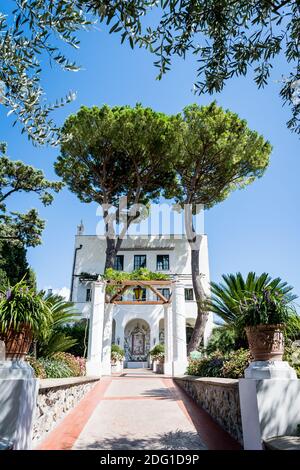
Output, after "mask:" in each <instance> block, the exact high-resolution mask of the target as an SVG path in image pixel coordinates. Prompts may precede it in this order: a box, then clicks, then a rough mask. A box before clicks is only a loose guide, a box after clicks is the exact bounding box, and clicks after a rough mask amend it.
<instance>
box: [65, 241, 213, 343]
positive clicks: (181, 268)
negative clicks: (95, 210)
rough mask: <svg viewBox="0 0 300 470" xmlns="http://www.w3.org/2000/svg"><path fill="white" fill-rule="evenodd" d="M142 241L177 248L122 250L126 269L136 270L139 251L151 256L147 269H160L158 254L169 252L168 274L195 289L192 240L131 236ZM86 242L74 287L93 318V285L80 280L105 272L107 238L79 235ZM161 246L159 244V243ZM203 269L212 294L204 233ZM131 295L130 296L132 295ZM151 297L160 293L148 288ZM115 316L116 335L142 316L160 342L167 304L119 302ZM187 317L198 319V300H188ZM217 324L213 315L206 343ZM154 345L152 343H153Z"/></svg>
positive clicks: (79, 306)
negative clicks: (160, 325)
mask: <svg viewBox="0 0 300 470" xmlns="http://www.w3.org/2000/svg"><path fill="white" fill-rule="evenodd" d="M131 238H132V239H134V240H136V242H137V243H139V239H142V240H143V242H144V243H145V239H146V240H148V242H146V243H147V244H148V245H149V248H151V246H152V247H153V246H154V244H157V243H160V241H161V243H164V244H166V243H169V244H170V245H171V246H174V249H169V250H167V249H164V250H160V249H159V250H155V249H151V250H150V249H149V250H147V249H146V248H145V249H143V250H141V249H139V250H137V251H134V250H129V251H127V250H122V249H121V250H120V251H119V253H118V254H120V255H124V271H129V272H130V271H132V270H133V267H134V265H133V263H134V255H135V254H146V255H147V268H148V269H150V270H151V271H156V259H157V255H158V254H168V255H169V261H170V270H169V271H163V272H164V273H166V274H170V275H178V276H179V278H180V280H181V282H183V283H184V285H185V287H186V288H192V276H191V251H190V247H189V243H188V241H187V240H186V239H185V238H173V237H171V238H170V237H168V236H152V237H148V238H147V237H143V236H142V237H131ZM125 243H126V242H125ZM80 245H82V248H81V249H80V250H78V251H77V256H76V264H75V270H74V273H75V277H74V286H73V300H74V301H75V302H76V307H77V309H78V310H79V311H80V312H81V313H82V315H83V316H84V317H89V314H90V308H91V303H90V302H86V289H87V288H89V285H90V284H89V283H88V282H86V283H84V284H83V283H80V282H79V278H78V275H79V274H80V273H81V272H88V273H90V274H102V273H103V272H104V263H105V247H106V240H105V238H104V237H98V236H95V235H77V236H76V239H75V247H79V246H80ZM156 246H157V245H156ZM200 272H202V273H203V274H204V277H203V280H202V282H203V284H204V289H205V291H206V292H207V293H209V280H210V278H209V261H208V246H207V236H206V235H203V236H202V241H201V246H200ZM129 298H130V295H129ZM147 299H148V300H153V299H156V296H155V295H154V294H153V293H152V292H150V291H149V290H147ZM113 316H114V318H115V320H116V338H117V337H120V338H122V337H123V332H124V327H125V326H126V323H127V322H128V321H129V320H131V319H132V318H141V319H144V320H146V321H147V322H148V323H149V325H150V328H151V341H152V340H153V339H154V338H156V339H157V341H158V323H159V319H160V318H163V316H164V314H163V307H162V306H155V305H154V306H153V305H141V306H135V305H129V306H128V305H118V306H115V307H114V313H113ZM185 316H186V318H194V319H195V318H196V316H197V305H196V302H195V301H186V302H185ZM212 327H213V316H212V314H211V315H210V317H209V321H208V323H207V327H206V331H205V342H206V341H207V339H208V337H209V336H210V334H211V331H212ZM151 345H152V342H151Z"/></svg>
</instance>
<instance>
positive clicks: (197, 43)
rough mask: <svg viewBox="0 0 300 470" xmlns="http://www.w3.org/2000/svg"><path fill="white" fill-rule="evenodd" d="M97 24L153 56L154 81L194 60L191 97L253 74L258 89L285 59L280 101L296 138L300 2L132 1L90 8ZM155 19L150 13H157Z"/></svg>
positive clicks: (299, 125) (96, 4) (95, 3)
mask: <svg viewBox="0 0 300 470" xmlns="http://www.w3.org/2000/svg"><path fill="white" fill-rule="evenodd" d="M92 4H93V6H94V9H95V11H96V12H97V13H98V12H99V15H100V20H101V21H103V22H105V23H107V24H112V27H111V28H110V33H117V34H119V35H120V37H121V42H124V41H128V43H129V45H130V47H132V48H133V47H134V46H138V47H144V48H147V49H148V50H149V51H150V52H152V53H153V54H154V55H155V56H156V60H155V62H154V65H155V66H156V67H157V68H158V69H159V73H158V78H159V79H160V78H162V76H163V75H164V74H165V73H166V72H168V71H169V70H170V68H171V64H172V60H174V59H175V58H176V57H180V58H182V59H185V58H186V57H187V56H188V53H189V52H190V53H192V54H193V55H194V56H195V59H196V60H197V79H196V82H195V84H194V91H195V93H199V94H202V93H210V94H214V93H215V92H220V91H221V90H222V89H223V88H224V86H225V84H226V82H227V81H228V80H229V79H231V78H233V77H235V76H239V75H242V76H245V75H247V74H248V72H250V73H251V74H252V71H254V74H253V79H254V81H255V83H256V85H257V86H258V88H261V87H264V86H265V85H266V84H267V83H268V82H269V80H270V74H271V71H272V67H273V64H274V62H275V61H276V58H277V57H278V56H279V55H280V54H283V55H284V56H285V59H286V62H287V63H288V64H289V70H287V71H286V70H284V71H282V75H283V76H284V78H283V79H282V86H281V90H280V95H281V97H282V98H283V101H284V102H288V103H289V104H290V105H291V108H292V118H291V119H290V120H289V121H288V123H287V125H288V127H290V128H291V129H293V130H295V131H296V132H298V133H299V132H300V120H299V110H300V108H299V84H298V86H297V80H299V79H300V65H299V64H300V62H299V55H300V54H299V45H298V38H299V36H300V25H299V2H298V1H293V0H286V1H285V0H282V1H268V2H265V1H260V2H245V1H243V0H237V1H234V2H229V1H223V2H220V1H219V0H213V1H211V0H204V1H201V2H191V1H190V0H181V1H180V2H178V1H176V0H175V1H174V0H165V1H163V0H162V1H160V2H155V1H154V0H150V1H148V0H133V1H130V2H126V1H124V0H123V1H117V2H105V4H104V2H103V1H102V0H94V1H93V2H92ZM156 9H157V11H155V12H154V15H153V10H156Z"/></svg>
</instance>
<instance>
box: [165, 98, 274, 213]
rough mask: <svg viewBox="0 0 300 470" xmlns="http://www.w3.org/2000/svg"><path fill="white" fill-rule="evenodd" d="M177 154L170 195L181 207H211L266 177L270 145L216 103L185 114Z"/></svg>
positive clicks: (168, 192)
mask: <svg viewBox="0 0 300 470" xmlns="http://www.w3.org/2000/svg"><path fill="white" fill-rule="evenodd" d="M178 133H179V134H180V141H179V150H178V148H177V146H175V147H173V149H174V151H175V152H176V155H174V159H175V161H174V165H175V167H176V173H177V175H178V178H177V184H176V185H175V186H173V187H170V188H167V190H166V194H167V196H169V197H174V198H175V200H176V201H177V202H178V203H180V204H184V203H188V202H189V203H190V204H192V205H193V209H194V212H195V210H196V206H195V205H196V204H203V205H205V207H212V206H214V205H215V204H217V203H219V202H221V201H223V200H224V199H226V198H227V196H228V195H229V194H230V192H231V191H233V190H235V189H241V188H244V187H245V186H247V185H248V184H250V183H252V182H253V181H254V180H255V179H256V178H259V177H261V176H262V175H263V173H264V171H265V170H266V168H267V166H268V164H269V156H270V153H271V150H272V147H271V145H270V143H269V142H267V141H265V139H264V138H263V136H261V135H259V134H258V133H257V132H255V131H252V130H251V129H249V127H248V126H247V122H246V121H245V120H242V119H240V118H239V116H238V115H237V114H235V113H233V112H231V111H228V110H223V109H222V108H221V107H220V106H217V104H216V103H215V102H213V103H211V104H210V105H208V106H198V105H196V104H193V105H190V106H187V107H186V108H184V110H183V117H182V123H181V126H180V127H178Z"/></svg>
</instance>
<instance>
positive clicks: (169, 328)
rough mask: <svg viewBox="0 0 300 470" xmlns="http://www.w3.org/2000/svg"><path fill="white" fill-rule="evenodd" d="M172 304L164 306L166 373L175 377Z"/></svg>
mask: <svg viewBox="0 0 300 470" xmlns="http://www.w3.org/2000/svg"><path fill="white" fill-rule="evenodd" d="M171 305H172V304H166V305H164V315H165V316H164V320H165V321H164V323H165V364H164V373H165V374H166V375H173V318H172V306H171Z"/></svg>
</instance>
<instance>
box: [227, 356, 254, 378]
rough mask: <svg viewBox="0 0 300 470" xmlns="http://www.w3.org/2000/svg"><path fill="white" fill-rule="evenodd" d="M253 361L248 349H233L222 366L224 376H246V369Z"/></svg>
mask: <svg viewBox="0 0 300 470" xmlns="http://www.w3.org/2000/svg"><path fill="white" fill-rule="evenodd" d="M250 361H251V355H250V352H249V351H248V350H247V349H238V350H237V351H232V352H231V353H230V354H228V356H227V357H226V360H225V361H224V364H223V368H222V377H227V378H230V379H240V378H243V377H244V371H245V369H246V368H247V367H248V365H249V364H250Z"/></svg>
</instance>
